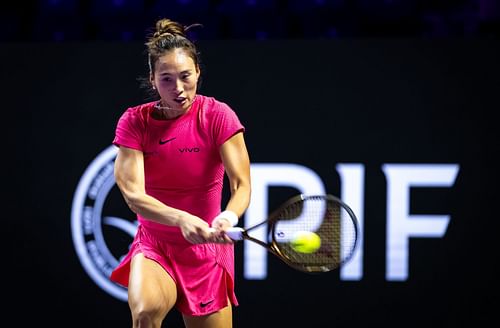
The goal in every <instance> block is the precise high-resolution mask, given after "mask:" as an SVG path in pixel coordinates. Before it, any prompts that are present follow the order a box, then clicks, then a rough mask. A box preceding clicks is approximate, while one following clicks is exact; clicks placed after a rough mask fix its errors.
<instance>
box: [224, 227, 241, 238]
mask: <svg viewBox="0 0 500 328" xmlns="http://www.w3.org/2000/svg"><path fill="white" fill-rule="evenodd" d="M226 235H227V236H228V237H229V238H231V239H232V240H242V239H243V228H240V227H232V228H228V229H227V230H226Z"/></svg>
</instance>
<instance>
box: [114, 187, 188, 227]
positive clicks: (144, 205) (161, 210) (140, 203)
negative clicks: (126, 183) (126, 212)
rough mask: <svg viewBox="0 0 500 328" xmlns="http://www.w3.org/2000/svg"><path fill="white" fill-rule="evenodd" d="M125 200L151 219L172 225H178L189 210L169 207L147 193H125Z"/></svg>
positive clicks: (133, 208) (131, 206) (136, 210)
mask: <svg viewBox="0 0 500 328" xmlns="http://www.w3.org/2000/svg"><path fill="white" fill-rule="evenodd" d="M124 197H125V200H126V202H127V204H128V206H129V207H130V209H131V210H132V211H133V212H134V213H136V214H138V215H140V216H142V217H144V218H147V219H149V220H152V221H156V222H159V223H162V224H166V225H170V226H178V225H179V222H181V221H182V220H183V218H184V217H186V216H188V215H189V214H188V213H187V212H184V211H181V210H178V209H175V208H173V207H169V206H167V205H165V204H163V203H162V202H160V201H159V200H157V199H156V198H154V197H151V196H149V195H147V194H145V193H128V194H125V193H124Z"/></svg>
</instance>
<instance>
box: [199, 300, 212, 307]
mask: <svg viewBox="0 0 500 328" xmlns="http://www.w3.org/2000/svg"><path fill="white" fill-rule="evenodd" d="M213 301H214V300H211V301H208V302H206V303H203V302H200V306H201V307H202V308H203V307H205V306H207V305H208V304H210V303H212V302H213Z"/></svg>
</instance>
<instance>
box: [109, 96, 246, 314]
mask: <svg viewBox="0 0 500 328" xmlns="http://www.w3.org/2000/svg"><path fill="white" fill-rule="evenodd" d="M155 104H156V102H150V103H146V104H142V105H139V106H136V107H132V108H129V109H127V110H126V111H125V112H124V113H123V115H122V116H121V118H120V120H119V121H118V125H117V128H116V133H115V138H114V140H113V144H115V145H117V146H120V147H127V148H132V149H136V150H140V151H142V152H143V154H144V175H145V188H146V193H147V194H148V195H151V196H153V197H155V198H157V199H158V200H160V201H161V202H163V203H164V204H166V205H168V206H171V207H174V208H177V209H180V210H184V211H187V212H189V213H191V214H193V215H196V216H198V217H200V218H202V219H204V220H206V221H207V222H208V223H209V224H211V222H212V220H213V218H214V217H215V216H216V215H218V214H219V213H220V211H221V201H222V184H223V178H224V166H223V163H222V160H221V158H220V154H219V149H220V147H221V145H222V144H223V143H224V142H226V141H227V140H228V139H229V138H230V137H232V136H233V135H235V134H236V133H238V132H242V131H244V127H243V125H242V124H241V123H240V121H239V119H238V117H237V116H236V114H235V113H234V111H233V110H232V109H231V108H230V107H229V106H228V105H226V104H225V103H223V102H220V101H217V100H216V99H214V98H212V97H206V96H203V95H197V96H196V99H195V101H194V102H193V104H192V106H191V108H190V109H189V111H188V112H187V113H185V114H184V115H182V116H180V117H178V118H176V119H172V120H155V119H153V118H152V116H151V113H152V112H153V110H154V105H155ZM137 218H138V221H139V227H138V229H137V234H136V235H135V238H134V241H133V242H132V245H131V247H130V250H129V252H128V253H127V255H126V256H125V257H124V258H123V260H122V261H121V262H120V264H119V265H118V266H117V267H116V268H115V269H114V271H113V272H112V273H111V277H110V278H111V280H112V281H114V282H116V283H118V284H120V285H123V286H125V287H127V286H128V280H129V273H130V261H131V260H132V258H133V256H134V255H135V254H137V253H143V254H144V256H145V257H147V258H149V259H152V260H155V261H156V262H158V263H159V264H160V265H161V266H162V267H163V268H164V269H165V270H166V272H167V273H168V274H170V276H171V277H172V278H173V279H174V281H175V282H176V284H177V295H178V297H177V304H176V307H177V308H178V309H179V311H180V312H182V313H183V314H186V315H206V314H209V313H212V312H215V311H218V310H220V309H222V308H224V307H226V306H227V305H228V303H227V301H228V299H229V300H230V301H231V303H232V304H233V305H238V302H237V299H236V296H235V293H234V247H233V245H228V244H201V245H193V244H191V243H189V242H188V241H186V240H185V239H184V237H183V236H182V234H181V230H180V229H179V228H178V227H173V226H167V225H163V224H160V223H157V222H154V221H151V220H148V219H147V218H144V217H142V216H140V215H138V216H137Z"/></svg>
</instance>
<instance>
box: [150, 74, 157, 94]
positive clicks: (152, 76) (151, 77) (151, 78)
mask: <svg viewBox="0 0 500 328" xmlns="http://www.w3.org/2000/svg"><path fill="white" fill-rule="evenodd" d="M149 83H151V88H153V89H155V90H156V86H155V77H154V74H152V73H151V74H149Z"/></svg>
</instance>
